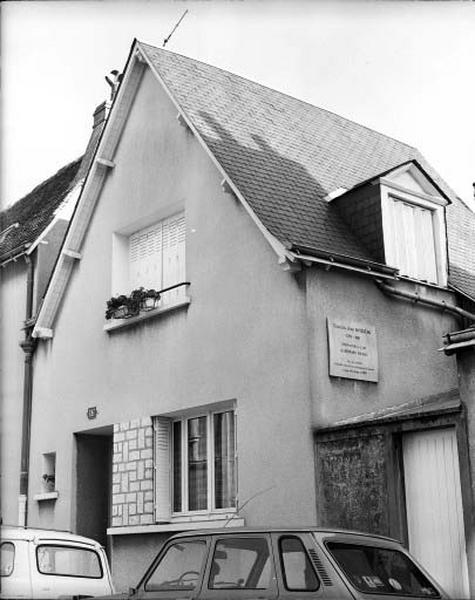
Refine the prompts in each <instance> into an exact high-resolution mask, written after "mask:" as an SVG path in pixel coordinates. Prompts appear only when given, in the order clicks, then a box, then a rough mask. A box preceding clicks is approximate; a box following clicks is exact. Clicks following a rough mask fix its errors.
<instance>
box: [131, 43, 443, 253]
mask: <svg viewBox="0 0 475 600" xmlns="http://www.w3.org/2000/svg"><path fill="white" fill-rule="evenodd" d="M139 47H140V48H141V49H142V51H143V52H144V53H145V55H146V56H147V58H148V59H149V61H150V62H151V64H152V65H153V67H154V68H155V70H156V71H157V73H158V74H159V76H160V77H161V78H162V80H163V82H164V83H165V85H166V86H167V87H168V89H169V91H170V92H171V93H172V95H173V96H174V98H175V99H176V101H177V103H178V104H179V105H180V107H181V108H182V110H183V111H184V112H185V113H186V115H187V117H188V118H189V119H190V120H191V121H192V123H193V125H194V126H195V127H196V129H197V130H198V132H199V134H200V135H201V137H202V138H203V140H204V141H205V143H206V145H207V146H208V147H209V148H210V150H211V152H212V153H213V154H214V156H215V157H216V158H217V160H218V162H219V163H220V164H221V165H222V167H223V168H224V170H225V171H226V173H227V174H228V175H229V177H230V179H231V180H232V181H233V182H234V184H235V185H236V187H237V188H238V189H239V190H240V191H241V193H242V195H243V196H244V197H245V198H246V200H247V201H248V203H249V205H250V206H251V208H252V209H253V210H254V211H255V213H256V214H257V216H258V217H259V219H260V220H261V221H262V223H263V224H264V226H265V227H266V228H267V229H268V230H269V231H270V232H271V233H272V234H273V235H274V236H276V237H277V238H278V239H279V240H281V241H282V242H283V243H284V244H287V243H292V244H296V245H304V246H307V247H312V248H316V249H325V250H327V251H329V252H334V253H336V254H340V255H350V256H353V257H360V258H363V259H368V258H369V259H370V258H371V257H370V256H368V253H367V250H366V249H365V248H364V247H363V246H362V245H361V243H360V242H359V241H358V240H356V239H355V238H354V237H353V235H352V234H351V233H350V232H349V230H348V229H347V228H346V226H345V225H344V223H343V222H342V220H341V218H340V217H339V215H338V212H337V210H336V209H335V207H333V206H332V205H331V204H329V203H328V202H326V201H325V196H326V195H327V194H328V193H330V192H332V191H333V190H335V189H337V188H345V189H348V190H349V189H351V188H353V187H354V186H356V185H358V184H359V183H361V182H362V181H365V180H367V179H369V178H371V177H374V176H375V175H376V174H378V173H381V172H384V171H387V170H389V169H392V168H394V167H396V166H397V165H400V164H401V163H404V162H407V161H409V160H417V161H418V162H419V163H420V164H421V165H422V166H423V168H424V169H425V170H426V171H427V172H428V173H429V175H430V176H431V177H432V178H433V179H434V180H435V181H436V182H437V184H438V185H439V186H440V187H441V188H442V190H443V191H444V192H445V193H446V194H447V195H448V196H449V197H453V195H454V194H453V192H452V191H451V190H450V189H449V188H448V186H447V184H445V183H444V182H443V181H442V180H441V179H440V177H439V176H438V175H437V173H435V171H434V169H432V168H431V167H430V165H428V164H427V161H426V160H425V159H424V158H423V157H422V156H421V154H420V153H419V152H418V151H417V150H416V149H414V148H412V147H411V146H408V145H407V144H404V143H402V142H399V141H397V140H395V139H393V138H390V137H388V136H386V135H383V134H380V133H377V132H376V131H373V130H372V129H369V128H367V127H364V126H362V125H359V124H357V123H354V122H353V121H350V120H348V119H345V118H344V117H340V116H339V115H336V114H334V113H331V112H329V111H327V110H323V109H321V108H318V107H316V106H312V105H311V104H308V103H306V102H302V101H301V100H297V99H295V98H292V97H290V96H288V95H286V94H283V93H281V92H278V91H275V90H272V89H269V88H267V87H265V86H262V85H259V84H258V83H254V82H252V81H249V80H247V79H244V78H243V77H239V76H237V75H233V74H231V73H228V72H226V71H223V70H221V69H218V68H216V67H212V66H210V65H207V64H204V63H201V62H198V61H196V60H192V59H190V58H186V57H184V56H180V55H178V54H173V53H171V52H168V51H165V50H159V49H157V48H154V47H153V46H149V45H146V44H142V43H140V44H139Z"/></svg>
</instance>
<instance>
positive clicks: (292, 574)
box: [279, 536, 320, 592]
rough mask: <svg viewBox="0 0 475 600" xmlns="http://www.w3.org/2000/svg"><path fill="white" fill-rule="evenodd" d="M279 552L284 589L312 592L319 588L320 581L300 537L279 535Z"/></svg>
mask: <svg viewBox="0 0 475 600" xmlns="http://www.w3.org/2000/svg"><path fill="white" fill-rule="evenodd" d="M279 554H280V561H281V565H282V573H283V576H284V585H285V587H286V589H288V590H291V591H301V592H314V591H315V590H317V589H318V588H319V586H320V582H319V580H318V577H317V575H316V574H315V571H314V569H313V567H312V563H311V562H310V560H309V558H308V555H307V551H306V550H305V547H304V545H303V544H302V540H301V539H300V538H298V537H295V536H286V537H281V538H280V540H279Z"/></svg>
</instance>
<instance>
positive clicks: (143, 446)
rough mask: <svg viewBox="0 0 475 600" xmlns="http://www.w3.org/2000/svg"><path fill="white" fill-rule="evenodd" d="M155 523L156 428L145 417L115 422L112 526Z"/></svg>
mask: <svg viewBox="0 0 475 600" xmlns="http://www.w3.org/2000/svg"><path fill="white" fill-rule="evenodd" d="M153 522H154V510H153V429H152V419H151V418H150V417H145V418H142V419H134V420H133V421H128V422H126V423H118V424H115V425H114V451H113V458H112V527H124V526H129V525H148V524H150V523H153Z"/></svg>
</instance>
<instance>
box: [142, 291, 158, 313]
mask: <svg viewBox="0 0 475 600" xmlns="http://www.w3.org/2000/svg"><path fill="white" fill-rule="evenodd" d="M142 290H143V288H142ZM159 300H160V293H159V292H157V291H156V290H153V289H150V290H143V293H142V299H141V303H140V310H144V311H148V310H153V309H154V308H155V307H156V306H157V304H158V301H159Z"/></svg>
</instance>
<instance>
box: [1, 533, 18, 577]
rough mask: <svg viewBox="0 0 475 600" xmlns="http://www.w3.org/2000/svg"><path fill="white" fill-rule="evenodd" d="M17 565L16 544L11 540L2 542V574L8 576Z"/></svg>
mask: <svg viewBox="0 0 475 600" xmlns="http://www.w3.org/2000/svg"><path fill="white" fill-rule="evenodd" d="M14 565H15V546H14V545H13V544H12V543H11V542H3V544H0V575H1V576H2V577H8V576H9V575H11V574H12V573H13V568H14Z"/></svg>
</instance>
